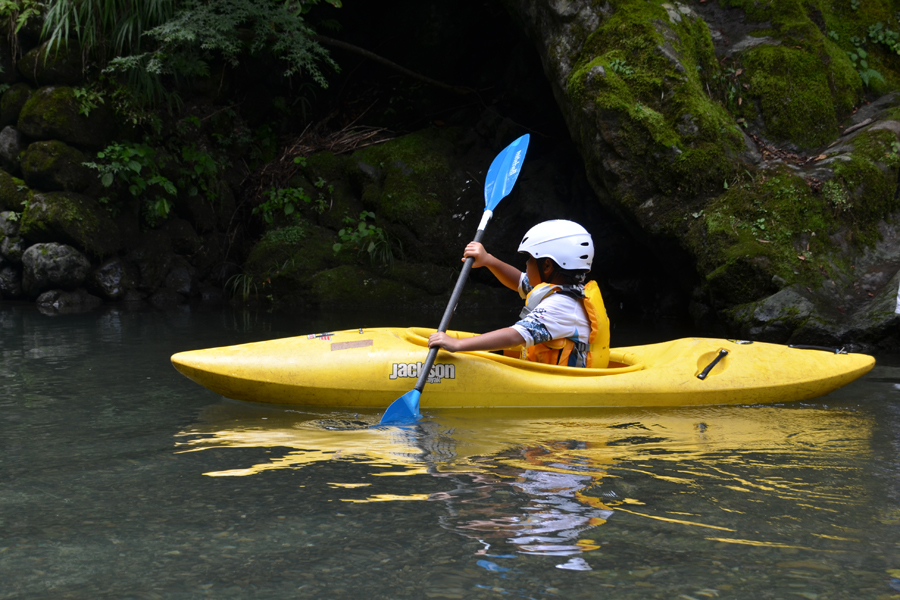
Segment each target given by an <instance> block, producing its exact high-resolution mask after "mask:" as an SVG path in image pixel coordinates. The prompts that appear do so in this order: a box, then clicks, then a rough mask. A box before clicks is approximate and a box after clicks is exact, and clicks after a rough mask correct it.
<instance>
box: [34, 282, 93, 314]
mask: <svg viewBox="0 0 900 600" xmlns="http://www.w3.org/2000/svg"><path fill="white" fill-rule="evenodd" d="M35 304H37V307H38V310H39V311H40V312H41V313H43V314H45V315H51V316H52V315H69V314H74V313H80V312H87V311H89V310H93V309H95V308H97V307H98V306H100V305H101V304H103V300H101V299H100V298H98V297H97V296H92V295H91V294H89V293H87V291H85V290H84V289H81V288H79V289H77V290H75V291H71V292H68V291H64V290H50V291H48V292H44V293H43V294H41V295H40V296H38V297H37V300H35Z"/></svg>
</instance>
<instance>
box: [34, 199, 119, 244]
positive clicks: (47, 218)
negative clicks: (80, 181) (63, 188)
mask: <svg viewBox="0 0 900 600" xmlns="http://www.w3.org/2000/svg"><path fill="white" fill-rule="evenodd" d="M19 234H20V235H21V236H22V237H23V238H25V239H26V240H28V241H31V242H52V241H60V242H65V243H68V244H72V245H73V246H76V247H77V248H79V249H81V250H84V251H85V252H87V253H88V254H90V255H92V256H95V257H98V258H103V257H104V256H109V255H110V254H114V253H115V252H116V251H117V250H118V249H119V248H120V246H121V240H120V236H119V231H118V228H117V227H116V224H115V223H114V222H113V220H112V218H111V217H110V215H109V212H108V211H107V210H106V209H105V208H103V206H101V205H100V203H99V202H97V201H96V200H94V199H93V198H91V197H89V196H85V195H82V194H76V193H75V192H49V193H46V194H34V196H33V197H32V199H31V202H30V203H29V204H28V208H27V209H26V210H25V213H24V214H23V215H22V222H21V229H20V230H19Z"/></svg>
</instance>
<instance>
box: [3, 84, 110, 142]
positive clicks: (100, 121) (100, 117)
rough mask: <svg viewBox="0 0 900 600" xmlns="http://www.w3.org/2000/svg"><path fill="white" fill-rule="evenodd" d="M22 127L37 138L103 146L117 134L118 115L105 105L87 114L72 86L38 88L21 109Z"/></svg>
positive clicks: (23, 131) (29, 134) (23, 130)
mask: <svg viewBox="0 0 900 600" xmlns="http://www.w3.org/2000/svg"><path fill="white" fill-rule="evenodd" d="M18 129H19V130H20V131H21V132H22V133H24V134H25V135H27V136H29V137H31V138H34V139H37V140H54V139H55V140H61V141H63V142H65V143H67V144H71V145H72V146H77V147H84V148H91V149H100V148H103V147H105V146H106V145H107V144H108V143H109V141H110V140H112V139H113V137H114V136H115V134H116V125H115V119H114V118H113V115H112V113H111V111H110V110H109V109H108V108H106V106H105V105H101V106H98V107H97V108H95V109H93V110H92V111H91V112H90V115H88V116H85V115H83V114H80V113H79V111H78V102H77V101H76V100H75V93H74V91H73V90H72V88H70V87H65V86H59V87H44V88H41V89H39V90H37V91H36V92H35V93H34V94H33V95H32V96H31V98H29V100H28V102H26V103H25V106H23V107H22V111H21V113H19V121H18Z"/></svg>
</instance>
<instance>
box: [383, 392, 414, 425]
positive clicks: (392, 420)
mask: <svg viewBox="0 0 900 600" xmlns="http://www.w3.org/2000/svg"><path fill="white" fill-rule="evenodd" d="M421 396H422V392H420V391H419V390H410V391H408V392H406V393H405V394H403V395H402V396H400V397H399V398H397V399H396V400H394V401H393V402H392V403H391V405H390V406H388V408H387V410H386V411H384V416H382V417H381V424H382V425H397V424H402V423H415V422H416V421H417V420H419V418H421V417H422V415H420V414H419V398H420V397H421Z"/></svg>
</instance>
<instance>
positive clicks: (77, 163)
mask: <svg viewBox="0 0 900 600" xmlns="http://www.w3.org/2000/svg"><path fill="white" fill-rule="evenodd" d="M86 161H87V157H86V156H85V155H84V154H83V153H82V152H81V151H79V150H76V149H75V148H73V147H72V146H69V145H68V144H66V143H64V142H60V141H57V140H50V141H47V142H35V143H33V144H31V145H29V146H28V148H26V149H25V152H24V153H23V154H22V163H21V168H22V178H23V179H24V180H25V183H27V184H28V186H29V187H31V188H34V189H38V190H41V191H45V192H55V191H66V192H83V191H84V190H86V189H87V187H88V186H89V185H90V184H91V181H92V180H93V179H94V174H93V173H92V172H91V170H90V169H88V168H87V167H85V166H84V163H85V162H86Z"/></svg>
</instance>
